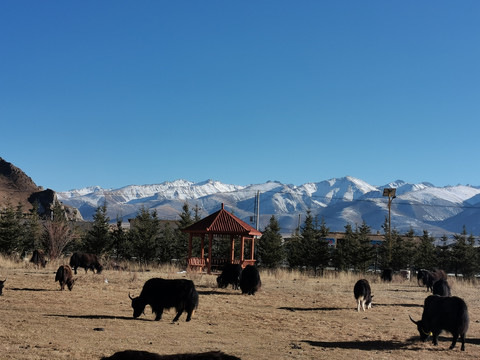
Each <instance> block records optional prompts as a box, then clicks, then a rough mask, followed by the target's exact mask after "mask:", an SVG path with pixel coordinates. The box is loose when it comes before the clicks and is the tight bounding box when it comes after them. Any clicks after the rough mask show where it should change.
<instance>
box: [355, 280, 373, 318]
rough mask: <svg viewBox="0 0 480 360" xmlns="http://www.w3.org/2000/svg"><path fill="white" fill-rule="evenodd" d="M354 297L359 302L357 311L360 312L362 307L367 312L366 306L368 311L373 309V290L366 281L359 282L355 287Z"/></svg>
mask: <svg viewBox="0 0 480 360" xmlns="http://www.w3.org/2000/svg"><path fill="white" fill-rule="evenodd" d="M353 295H354V296H355V299H356V300H357V311H360V307H361V308H362V310H363V311H365V306H367V309H370V308H371V307H372V297H373V295H372V290H371V289H370V284H369V283H368V281H367V280H366V279H361V280H358V281H357V282H356V283H355V286H354V287H353Z"/></svg>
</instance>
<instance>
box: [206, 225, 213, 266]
mask: <svg viewBox="0 0 480 360" xmlns="http://www.w3.org/2000/svg"><path fill="white" fill-rule="evenodd" d="M212 242H213V234H208V264H207V274H210V273H211V272H212Z"/></svg>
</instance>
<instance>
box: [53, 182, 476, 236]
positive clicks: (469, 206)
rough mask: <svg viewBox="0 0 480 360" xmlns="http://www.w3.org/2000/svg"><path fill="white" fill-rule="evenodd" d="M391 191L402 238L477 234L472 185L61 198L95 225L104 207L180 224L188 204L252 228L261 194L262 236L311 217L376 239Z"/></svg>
mask: <svg viewBox="0 0 480 360" xmlns="http://www.w3.org/2000/svg"><path fill="white" fill-rule="evenodd" d="M386 187H394V188H396V189H397V193H396V195H397V197H396V198H395V199H394V200H393V201H392V208H391V211H392V227H393V228H395V229H397V230H398V231H399V232H401V233H404V232H407V231H409V230H410V229H413V230H414V231H415V232H416V234H419V235H421V234H422V232H423V230H427V231H429V232H430V233H431V234H432V235H433V236H438V237H440V236H442V235H444V234H445V235H451V234H452V233H459V232H461V231H462V229H463V226H464V225H465V226H466V228H467V231H468V232H469V233H472V234H474V235H478V234H479V233H480V222H479V221H478V219H479V218H480V188H479V187H475V186H471V185H457V186H447V187H435V186H433V185H432V184H430V183H427V182H424V183H418V184H410V183H406V182H404V181H402V180H395V181H392V182H391V183H388V184H385V185H383V186H374V185H370V184H368V183H366V182H365V181H363V180H361V179H357V178H354V177H351V176H346V177H343V178H334V179H329V180H323V181H320V182H314V183H306V184H303V185H300V186H296V185H292V184H282V183H280V182H278V181H268V182H266V183H263V184H251V185H247V186H240V185H232V184H224V183H221V182H219V181H215V180H211V179H210V180H206V181H201V182H197V183H194V182H191V181H188V180H184V179H179V180H175V181H168V182H163V183H160V184H151V185H129V186H125V187H121V188H118V189H102V188H100V187H98V186H95V187H90V188H84V189H77V190H71V191H66V192H59V193H58V197H59V200H61V201H62V202H63V203H65V204H68V205H71V206H74V207H76V208H78V209H79V210H80V212H81V213H82V215H83V217H84V218H85V219H87V220H91V219H92V216H93V214H94V212H95V209H96V208H97V207H98V206H100V205H103V204H104V203H105V202H106V204H107V210H108V215H109V216H110V218H111V219H116V218H117V216H119V217H121V218H123V219H124V221H126V220H127V219H128V218H133V217H135V216H136V214H137V212H138V210H139V209H140V208H142V207H145V208H147V209H152V210H153V209H155V210H156V211H157V214H158V216H159V217H160V218H163V219H172V220H173V219H178V218H179V214H180V213H181V212H182V206H183V204H184V203H185V202H187V203H188V204H189V205H190V208H191V209H193V207H195V206H198V208H199V209H200V216H201V217H204V216H207V215H209V214H211V213H213V212H215V211H217V210H218V209H219V208H220V204H222V203H224V204H225V207H226V209H227V210H229V211H231V212H233V213H234V214H235V215H236V216H237V217H239V218H241V219H242V220H244V221H246V222H247V223H250V219H251V218H252V217H254V215H255V213H254V207H255V196H256V194H257V193H260V219H259V220H260V221H259V229H260V230H263V229H264V228H265V226H266V225H267V224H268V221H269V219H270V217H271V216H272V215H275V217H276V218H277V219H278V220H279V223H280V226H281V232H282V233H283V234H284V235H289V234H292V233H293V232H294V230H295V228H296V227H297V226H298V224H299V217H300V225H302V217H303V219H304V215H305V214H306V212H307V210H311V212H312V214H313V215H315V216H317V217H318V218H319V219H321V218H323V219H324V220H325V222H326V224H327V226H328V227H329V228H330V230H331V231H344V230H345V225H347V224H351V225H352V226H355V225H360V224H361V223H362V222H363V221H365V222H366V224H367V225H368V226H370V227H371V229H372V232H376V231H380V232H381V231H382V225H383V223H384V221H385V218H386V216H387V215H388V209H387V199H386V198H385V197H383V196H382V192H383V189H384V188H386Z"/></svg>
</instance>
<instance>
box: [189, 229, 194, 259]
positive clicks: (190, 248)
mask: <svg viewBox="0 0 480 360" xmlns="http://www.w3.org/2000/svg"><path fill="white" fill-rule="evenodd" d="M192 239H193V234H192V233H190V234H188V258H189V259H190V258H191V257H192V243H193V241H192Z"/></svg>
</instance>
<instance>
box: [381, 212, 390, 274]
mask: <svg viewBox="0 0 480 360" xmlns="http://www.w3.org/2000/svg"><path fill="white" fill-rule="evenodd" d="M382 228H383V231H384V235H383V237H384V241H383V242H382V245H380V246H379V247H378V262H379V265H380V267H381V268H382V269H386V268H390V267H391V266H392V257H391V252H392V251H393V238H394V234H392V236H390V227H389V226H388V218H387V217H385V221H384V223H383V225H382Z"/></svg>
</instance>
